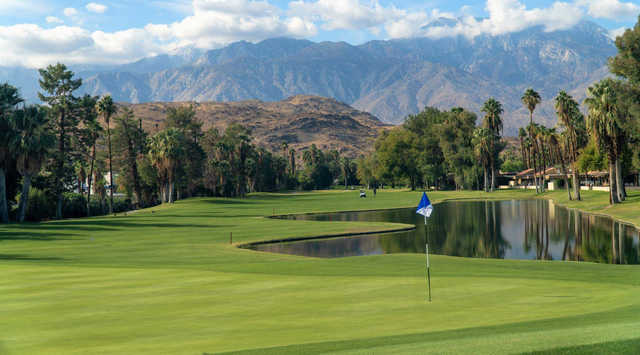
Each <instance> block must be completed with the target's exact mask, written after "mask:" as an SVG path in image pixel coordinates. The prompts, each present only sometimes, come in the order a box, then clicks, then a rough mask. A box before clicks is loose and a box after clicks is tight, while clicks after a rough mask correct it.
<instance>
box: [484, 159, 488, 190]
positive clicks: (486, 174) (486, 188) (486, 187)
mask: <svg viewBox="0 0 640 355" xmlns="http://www.w3.org/2000/svg"><path fill="white" fill-rule="evenodd" d="M488 170H489V169H488V167H487V166H486V165H485V166H484V192H489V176H488Z"/></svg>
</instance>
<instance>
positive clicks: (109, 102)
mask: <svg viewBox="0 0 640 355" xmlns="http://www.w3.org/2000/svg"><path fill="white" fill-rule="evenodd" d="M96 108H97V110H98V114H100V115H102V117H104V121H105V123H106V124H107V146H108V159H109V184H110V185H111V186H110V189H109V214H112V213H113V186H114V183H113V166H112V162H111V160H112V159H111V127H110V121H111V116H113V114H115V113H116V111H117V107H116V105H115V104H114V103H113V99H112V98H111V96H110V95H107V96H104V97H103V98H102V99H100V101H98V103H97V107H96Z"/></svg>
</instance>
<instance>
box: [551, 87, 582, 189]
mask: <svg viewBox="0 0 640 355" xmlns="http://www.w3.org/2000/svg"><path fill="white" fill-rule="evenodd" d="M555 109H556V114H557V115H558V123H560V125H562V126H563V127H564V129H565V131H566V143H567V153H568V158H569V162H570V163H571V164H572V167H571V170H572V172H571V178H572V180H573V195H574V196H575V198H576V199H577V200H578V201H579V200H581V199H582V197H581V196H580V180H579V178H578V149H579V144H578V141H579V139H578V138H579V132H581V131H583V130H584V129H583V126H584V117H583V116H582V113H580V109H579V106H578V103H577V102H576V100H574V99H573V97H571V96H570V95H568V94H567V93H566V92H565V91H560V93H559V94H558V96H557V97H556V99H555ZM581 128H582V129H581Z"/></svg>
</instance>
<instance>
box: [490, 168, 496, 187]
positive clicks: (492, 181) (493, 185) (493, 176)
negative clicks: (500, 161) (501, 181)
mask: <svg viewBox="0 0 640 355" xmlns="http://www.w3.org/2000/svg"><path fill="white" fill-rule="evenodd" d="M495 189H496V165H495V162H492V164H491V192H493V191H495Z"/></svg>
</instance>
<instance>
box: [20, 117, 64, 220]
mask: <svg viewBox="0 0 640 355" xmlns="http://www.w3.org/2000/svg"><path fill="white" fill-rule="evenodd" d="M15 116H16V117H15V121H14V122H15V131H16V133H17V135H18V141H17V142H16V143H17V145H16V157H17V165H16V166H17V168H18V172H19V173H20V174H21V175H22V193H21V194H20V203H19V205H18V222H23V221H24V219H25V213H26V211H27V203H28V200H29V189H30V188H31V181H32V179H33V176H34V175H35V174H37V173H38V172H39V171H40V168H41V167H42V164H43V163H44V160H45V158H46V157H47V155H48V154H49V152H50V151H51V149H52V148H53V147H54V145H55V136H54V135H53V133H51V131H50V130H49V127H48V125H49V119H48V117H47V113H46V111H45V110H44V109H42V108H40V107H38V106H28V107H25V108H24V109H21V110H18V111H16V113H15Z"/></svg>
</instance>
